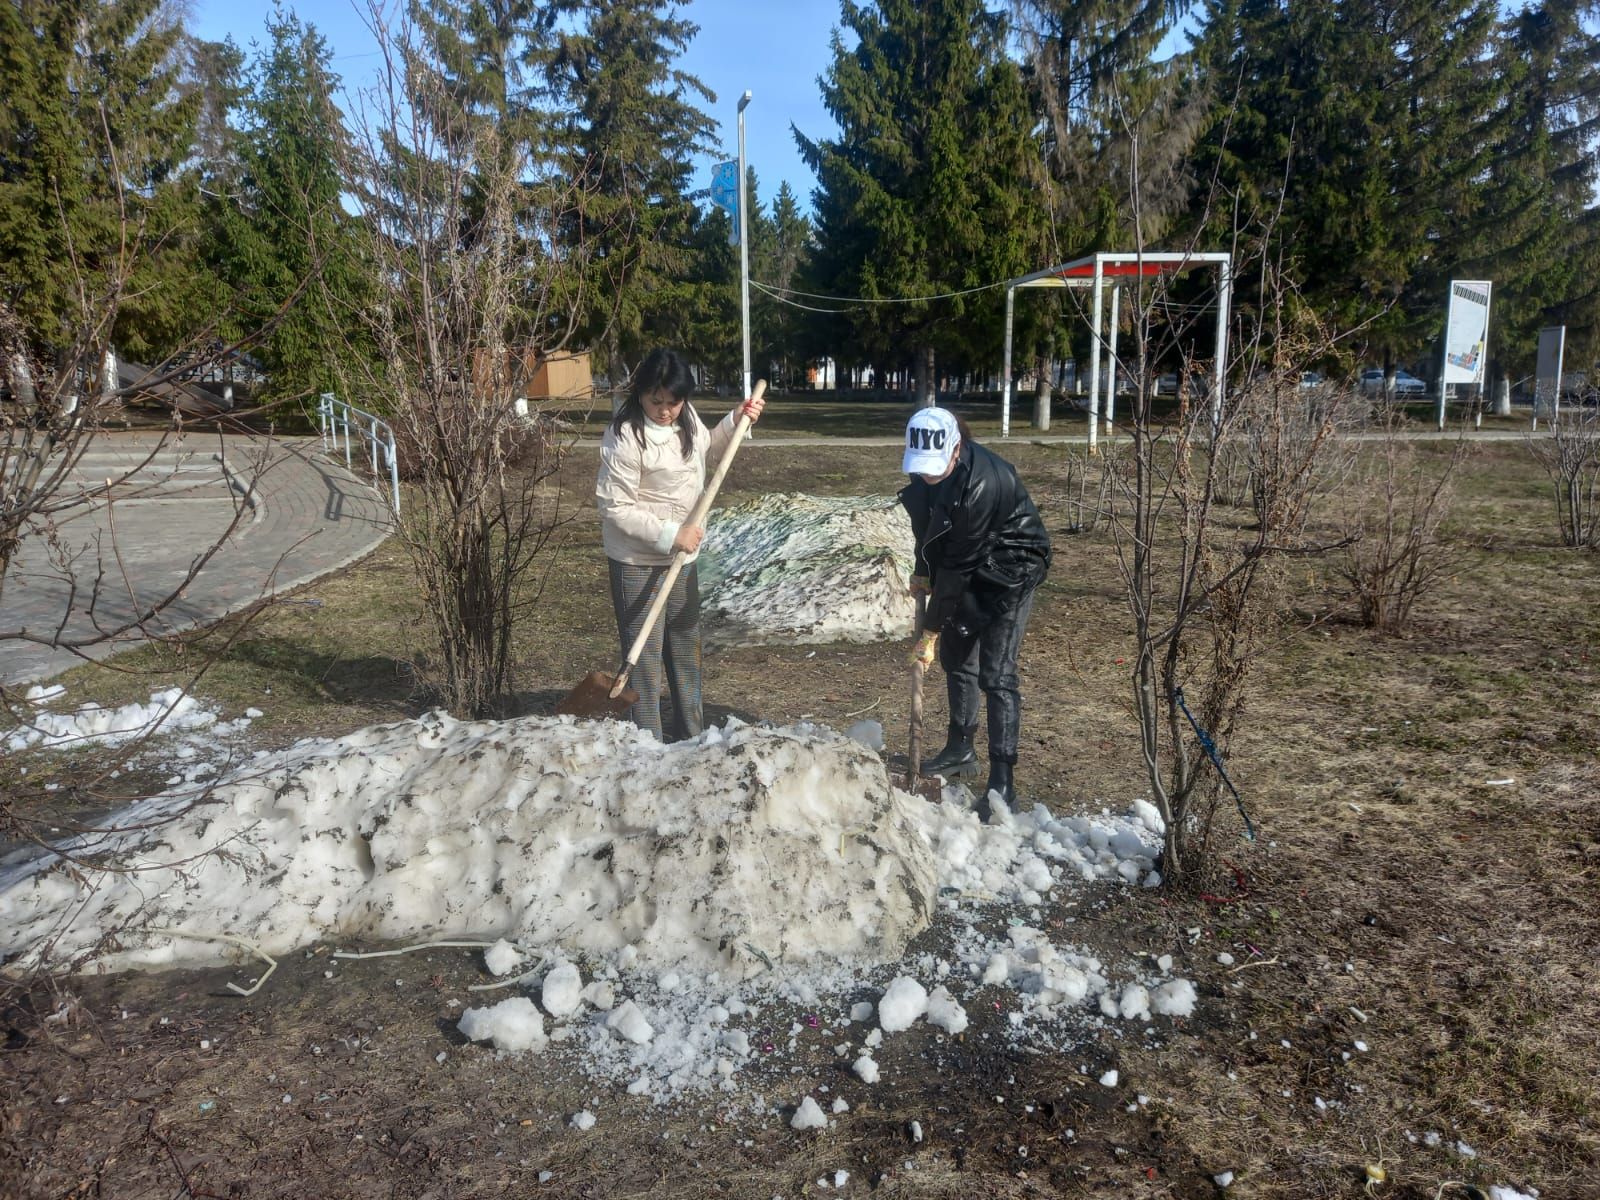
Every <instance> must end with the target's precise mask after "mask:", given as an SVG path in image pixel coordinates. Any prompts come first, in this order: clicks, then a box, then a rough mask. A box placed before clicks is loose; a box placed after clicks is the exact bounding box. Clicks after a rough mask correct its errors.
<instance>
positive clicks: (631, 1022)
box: [606, 1000, 656, 1046]
mask: <svg viewBox="0 0 1600 1200" xmlns="http://www.w3.org/2000/svg"><path fill="white" fill-rule="evenodd" d="M606 1028H607V1029H612V1030H615V1031H616V1034H617V1036H618V1037H620V1038H623V1039H625V1040H626V1041H630V1042H632V1043H633V1044H634V1045H635V1046H643V1045H645V1044H646V1043H647V1042H649V1041H650V1039H651V1038H653V1037H655V1035H656V1031H655V1030H654V1029H652V1028H651V1027H650V1022H649V1021H647V1020H645V1016H644V1013H642V1012H640V1011H639V1006H638V1005H637V1004H635V1003H634V1002H633V1001H632V1000H624V1001H623V1002H622V1003H621V1004H619V1005H617V1007H616V1008H614V1009H612V1010H611V1015H610V1016H608V1017H607V1018H606Z"/></svg>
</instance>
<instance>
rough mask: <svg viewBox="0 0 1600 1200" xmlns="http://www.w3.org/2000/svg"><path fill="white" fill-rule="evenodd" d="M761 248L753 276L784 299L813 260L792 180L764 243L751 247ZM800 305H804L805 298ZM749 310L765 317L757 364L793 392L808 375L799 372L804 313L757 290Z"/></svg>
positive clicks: (775, 206) (765, 229)
mask: <svg viewBox="0 0 1600 1200" xmlns="http://www.w3.org/2000/svg"><path fill="white" fill-rule="evenodd" d="M757 246H759V247H760V251H761V252H760V254H759V255H758V256H756V257H754V258H752V260H751V265H750V274H751V276H752V277H753V278H755V279H757V280H759V281H760V282H762V283H765V284H767V285H768V286H769V287H771V288H773V289H774V290H776V291H777V292H778V293H779V295H780V296H784V295H786V293H785V289H789V288H795V287H798V281H799V279H800V278H801V277H802V275H803V273H804V272H805V269H806V266H807V264H808V262H809V259H810V254H811V222H810V220H809V219H807V217H806V215H805V214H804V213H802V212H801V211H800V205H799V202H798V201H797V200H796V198H795V194H794V190H793V189H792V188H790V186H789V181H788V180H784V182H783V183H782V184H780V185H779V187H778V195H777V197H776V198H775V199H774V200H773V202H772V216H771V218H770V219H767V220H764V221H763V222H762V241H760V242H757V243H756V244H755V245H753V246H752V247H751V249H752V251H754V250H755V249H756V247H757ZM758 263H759V269H758V265H757V264H758ZM791 299H795V298H791ZM798 299H800V300H801V301H802V302H804V299H803V298H798ZM750 306H751V310H752V314H755V313H759V314H760V315H761V320H760V323H759V324H758V326H757V328H758V329H759V330H760V331H761V336H760V339H759V342H760V346H761V347H762V349H761V350H760V351H759V352H758V353H757V361H758V362H770V363H772V364H773V365H774V368H775V370H776V373H777V378H778V379H779V380H781V381H782V383H783V385H784V386H786V387H792V386H794V385H795V383H796V380H797V379H798V378H803V374H804V373H803V372H802V371H800V370H798V368H799V366H800V355H801V352H802V350H803V345H802V342H803V337H804V329H805V324H806V323H805V320H804V318H805V316H806V313H805V311H804V310H803V309H798V308H796V307H794V305H793V304H792V303H785V302H784V301H783V300H780V299H777V298H775V297H772V296H769V295H768V294H767V293H765V292H762V291H757V290H752V292H751V295H750ZM753 319H754V316H753V315H752V320H753Z"/></svg>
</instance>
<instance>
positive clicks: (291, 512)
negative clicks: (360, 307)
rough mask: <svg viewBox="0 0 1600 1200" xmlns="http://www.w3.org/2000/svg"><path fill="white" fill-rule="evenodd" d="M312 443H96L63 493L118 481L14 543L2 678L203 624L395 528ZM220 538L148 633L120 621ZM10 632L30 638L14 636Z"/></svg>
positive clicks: (22, 680) (1, 630) (359, 552)
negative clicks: (50, 537) (101, 638)
mask: <svg viewBox="0 0 1600 1200" xmlns="http://www.w3.org/2000/svg"><path fill="white" fill-rule="evenodd" d="M318 451H319V443H318V442H317V441H316V439H314V438H313V439H292V440H279V441H267V440H265V439H261V440H254V439H249V438H244V437H239V436H229V437H227V438H225V439H222V438H219V437H217V436H216V435H215V434H210V435H207V434H200V433H191V434H185V435H183V436H182V437H177V438H171V437H169V438H168V439H166V440H165V441H164V442H163V441H162V439H161V438H160V437H159V436H157V435H153V434H106V435H102V436H101V437H99V438H97V439H96V440H95V442H94V443H93V444H92V445H91V446H90V447H89V450H88V452H87V453H86V454H85V455H84V457H83V460H82V461H81V463H80V464H79V466H78V468H77V470H76V472H75V473H74V477H73V479H72V480H71V482H70V483H69V485H68V493H67V494H69V495H70V494H71V493H72V492H73V491H76V490H77V489H79V488H85V487H96V486H100V485H103V484H104V482H105V481H106V480H108V479H113V480H117V481H118V482H117V484H116V486H115V487H114V488H113V489H112V492H111V495H110V499H109V502H107V501H106V500H104V499H101V500H97V501H94V502H92V503H86V504H84V505H82V506H80V507H77V508H74V509H73V510H72V511H70V512H68V513H64V514H61V515H60V516H59V517H58V518H57V532H58V535H59V536H58V538H57V539H56V543H57V544H56V545H54V546H52V545H50V544H49V543H48V541H47V539H46V538H44V537H42V536H39V535H37V534H36V535H34V536H30V537H29V538H27V539H26V540H25V541H24V542H23V545H22V549H21V551H20V554H19V556H18V558H17V560H15V561H14V562H13V564H12V568H11V571H10V573H9V575H8V576H7V578H6V580H5V581H4V592H3V594H0V684H5V685H7V686H15V685H18V684H26V683H32V682H36V681H38V680H41V679H48V678H50V677H51V676H52V675H56V674H59V673H60V672H62V671H64V670H66V669H67V668H69V667H71V666H74V665H76V664H77V663H78V662H80V661H81V660H82V659H83V658H84V657H88V658H93V659H96V660H99V659H105V658H109V657H110V656H111V655H113V654H115V653H117V652H118V651H120V650H125V649H127V648H129V647H131V646H135V645H138V644H139V643H140V642H142V641H144V640H146V635H147V633H148V634H149V635H151V636H162V635H167V634H173V633H179V632H182V631H184V630H187V629H193V628H195V627H197V626H201V625H206V624H209V623H211V622H213V621H215V620H217V619H218V618H220V617H223V616H226V615H227V614H228V613H231V612H237V611H238V610H239V609H242V608H245V607H246V606H248V605H250V604H252V603H254V602H255V601H257V600H260V599H261V598H263V597H264V596H269V595H271V594H273V593H274V592H283V591H287V590H289V589H291V588H295V587H298V586H300V585H301V584H304V583H307V582H309V581H311V580H313V579H316V578H318V577H319V576H322V575H326V574H328V573H329V572H331V571H335V570H338V569H339V568H340V567H343V566H345V565H347V564H349V563H351V562H353V561H355V560H356V559H358V558H360V557H362V556H363V555H365V554H367V553H368V552H370V551H371V550H372V549H373V548H374V547H376V546H377V545H378V544H379V543H380V542H382V541H383V539H384V538H385V537H387V536H388V534H389V533H390V532H391V530H392V527H393V518H392V516H391V514H390V511H389V506H388V502H387V497H386V495H385V496H380V495H379V494H378V493H377V492H375V491H374V490H373V489H372V487H371V486H370V485H368V484H366V483H364V482H362V481H361V480H359V479H357V478H356V477H355V476H354V475H352V474H351V473H350V472H348V471H347V470H345V468H344V465H343V464H342V463H340V464H337V465H335V464H334V463H332V462H329V461H327V460H326V459H324V458H323V456H322V455H321V454H320V453H319V452H318ZM230 526H232V528H231V531H230ZM224 538H225V540H223V542H222V545H221V548H220V549H218V550H217V552H216V553H215V554H214V555H213V556H212V557H211V559H210V560H209V561H208V562H207V563H206V564H205V566H204V567H202V568H201V569H200V572H199V573H198V574H197V575H196V576H195V578H194V579H193V580H191V581H190V582H189V584H188V585H187V586H186V587H184V588H183V590H182V592H181V594H180V596H179V597H178V599H176V600H175V601H174V602H173V603H172V604H170V605H169V606H167V607H166V608H165V609H164V610H163V611H162V612H161V613H160V615H158V616H157V617H156V618H155V619H154V620H152V621H151V622H150V623H149V627H148V630H141V629H138V628H131V629H126V630H121V627H122V626H125V625H127V624H129V623H130V622H131V621H133V620H134V618H135V614H137V613H138V612H139V611H141V609H142V608H145V607H148V606H149V605H150V604H151V603H153V602H155V601H156V600H158V599H161V598H164V597H166V596H168V595H170V594H171V593H172V592H173V590H174V589H175V588H178V587H179V585H181V584H182V583H183V580H184V577H185V576H186V575H187V574H188V572H189V571H190V569H191V567H192V566H193V564H194V562H195V560H196V558H197V557H199V556H200V555H203V554H204V553H205V552H206V551H207V550H208V549H210V548H211V547H212V546H213V545H216V544H217V542H218V539H224ZM19 630H26V631H27V633H28V635H29V638H28V639H26V640H24V639H18V638H16V637H15V636H13V635H14V634H15V633H16V632H17V631H19ZM112 630H121V632H118V633H117V635H116V636H115V637H114V638H113V639H112V640H111V641H109V642H104V643H101V644H99V645H94V646H85V647H83V648H82V649H81V651H74V650H72V649H67V648H63V647H61V646H52V645H49V644H40V643H39V642H36V641H33V640H32V639H33V638H43V639H45V641H46V642H51V641H61V642H71V641H74V640H83V639H88V638H93V637H94V636H95V635H96V634H97V632H103V631H112Z"/></svg>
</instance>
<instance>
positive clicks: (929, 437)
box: [900, 408, 961, 475]
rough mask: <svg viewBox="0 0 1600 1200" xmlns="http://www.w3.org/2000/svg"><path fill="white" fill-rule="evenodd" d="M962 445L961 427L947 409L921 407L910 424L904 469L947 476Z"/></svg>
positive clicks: (920, 473) (907, 426)
mask: <svg viewBox="0 0 1600 1200" xmlns="http://www.w3.org/2000/svg"><path fill="white" fill-rule="evenodd" d="M960 444H961V428H960V426H958V425H957V424H956V418H955V414H954V413H952V412H951V411H950V410H949V409H947V408H919V409H917V411H916V413H915V414H913V416H912V418H911V420H910V421H908V422H907V423H906V454H905V458H904V459H902V460H901V462H900V469H901V470H902V471H904V472H905V473H906V474H907V475H943V474H944V473H945V471H946V470H948V469H949V467H950V460H951V459H953V458H954V457H955V455H956V447H957V446H959V445H960Z"/></svg>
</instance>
